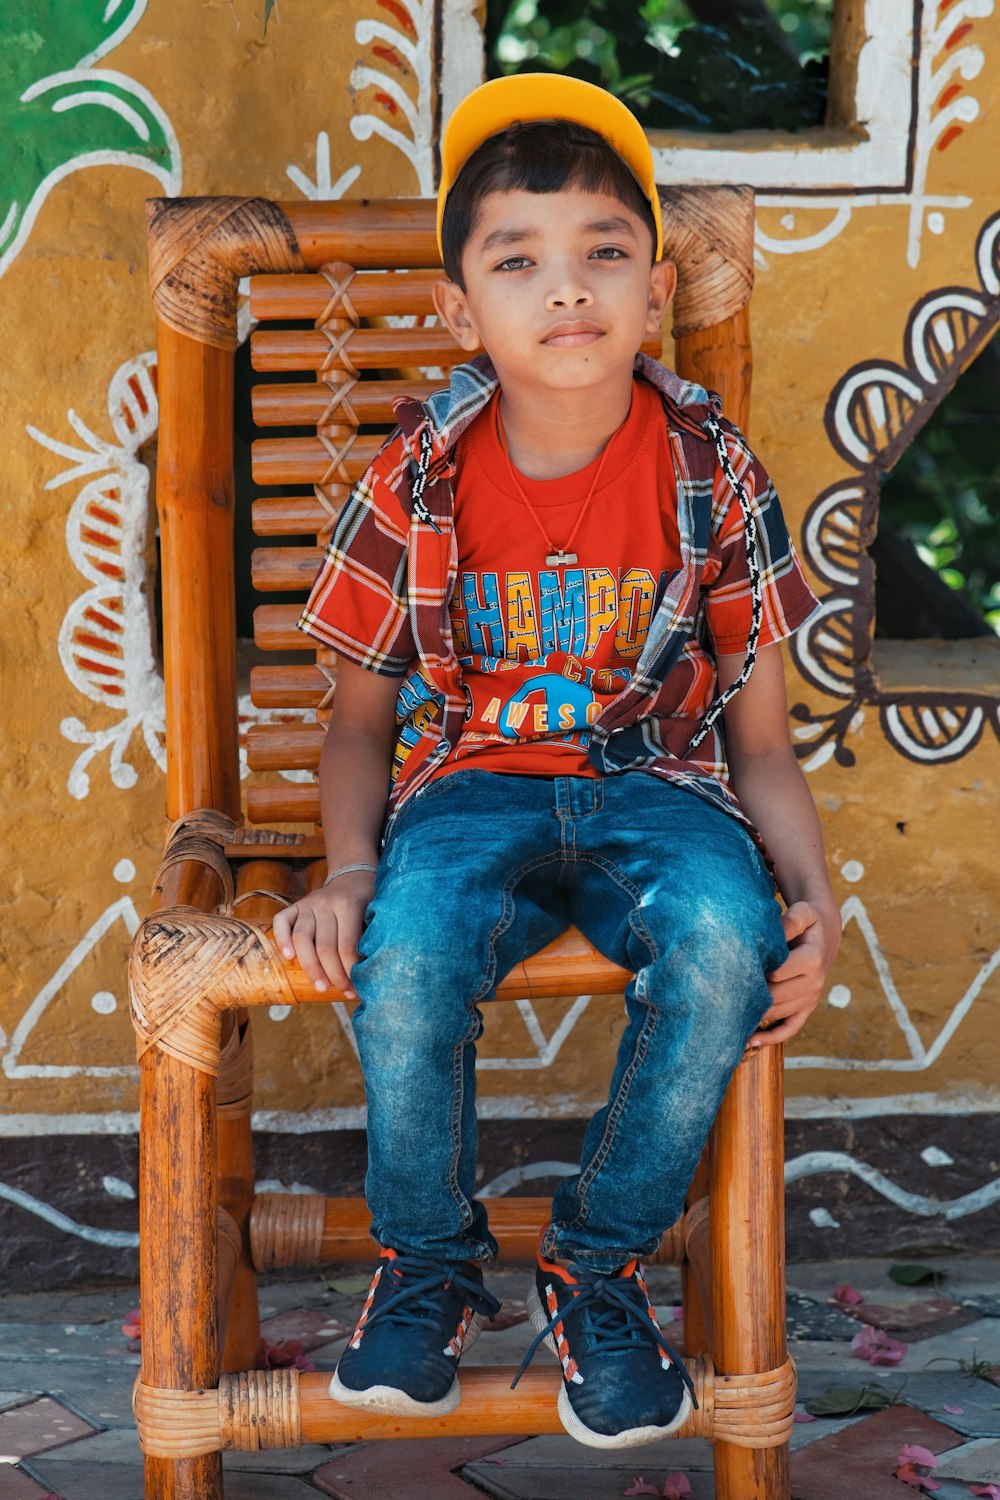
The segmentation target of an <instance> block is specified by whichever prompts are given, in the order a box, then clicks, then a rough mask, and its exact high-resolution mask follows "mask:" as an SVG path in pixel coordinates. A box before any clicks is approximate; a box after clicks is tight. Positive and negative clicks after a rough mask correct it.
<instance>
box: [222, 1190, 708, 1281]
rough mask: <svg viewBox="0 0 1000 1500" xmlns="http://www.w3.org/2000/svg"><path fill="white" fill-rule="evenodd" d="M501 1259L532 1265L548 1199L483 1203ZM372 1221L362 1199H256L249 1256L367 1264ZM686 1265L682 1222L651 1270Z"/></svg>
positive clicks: (293, 1262) (259, 1263)
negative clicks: (665, 1266) (655, 1267)
mask: <svg viewBox="0 0 1000 1500" xmlns="http://www.w3.org/2000/svg"><path fill="white" fill-rule="evenodd" d="M482 1201H483V1203H484V1204H485V1205H486V1207H487V1210H488V1213H489V1221H490V1229H491V1230H492V1232H493V1234H494V1235H495V1236H496V1238H497V1243H498V1244H499V1246H500V1259H501V1260H507V1261H523V1262H526V1263H528V1264H533V1262H534V1259H535V1249H536V1246H537V1244H538V1235H539V1232H540V1231H541V1229H542V1228H543V1226H544V1225H545V1224H546V1223H547V1222H548V1218H549V1213H550V1210H551V1206H552V1205H551V1203H550V1201H549V1199H548V1198H516V1197H510V1198H484V1199H483V1200H482ZM370 1219H371V1215H370V1214H369V1212H368V1209H367V1207H366V1205H365V1203H364V1200H363V1199H361V1198H324V1197H322V1195H321V1194H319V1193H258V1194H257V1197H256V1198H255V1199H254V1202H253V1208H252V1209H251V1211H250V1251H251V1255H252V1258H253V1263H254V1265H255V1267H256V1268H257V1270H258V1271H273V1270H275V1269H276V1268H277V1267H279V1266H324V1265H342V1264H344V1263H348V1264H349V1263H351V1262H354V1261H368V1260H371V1259H373V1258H374V1257H375V1256H377V1255H378V1250H379V1247H378V1245H377V1244H376V1243H375V1241H374V1240H373V1239H372V1238H371V1236H370V1234H369V1232H368V1226H369V1223H370ZM683 1259H684V1220H683V1218H682V1219H679V1220H678V1221H677V1223H676V1224H674V1225H673V1226H672V1227H671V1228H670V1229H668V1230H667V1232H666V1233H665V1234H664V1236H663V1239H662V1241H661V1242H660V1247H659V1249H658V1250H657V1252H656V1254H655V1255H653V1256H650V1257H648V1260H647V1264H650V1265H653V1264H655V1265H679V1264H680V1263H681V1261H683Z"/></svg>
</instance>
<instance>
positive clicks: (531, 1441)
mask: <svg viewBox="0 0 1000 1500" xmlns="http://www.w3.org/2000/svg"><path fill="white" fill-rule="evenodd" d="M927 1263H929V1264H930V1265H932V1266H935V1267H937V1268H939V1269H940V1270H942V1271H945V1272H946V1273H947V1274H946V1276H945V1277H944V1279H943V1280H942V1281H941V1282H940V1283H939V1284H938V1285H936V1286H934V1285H932V1286H926V1287H901V1286H898V1285H897V1284H896V1283H895V1282H894V1281H893V1280H891V1279H890V1277H889V1275H888V1270H889V1266H890V1264H891V1263H890V1262H889V1261H887V1260H866V1261H854V1262H851V1263H845V1262H836V1261H825V1262H810V1263H808V1264H806V1265H793V1266H791V1267H789V1271H788V1281H789V1300H788V1320H789V1333H790V1347H791V1351H792V1354H793V1355H794V1358H795V1360H796V1363H797V1366H798V1371H799V1407H798V1410H799V1413H800V1414H802V1412H803V1406H804V1403H805V1402H807V1401H809V1400H812V1399H814V1398H816V1397H819V1396H822V1395H823V1394H824V1393H825V1392H827V1391H828V1390H829V1389H830V1388H831V1387H846V1388H848V1389H851V1390H854V1391H856V1392H860V1391H861V1389H862V1388H863V1387H866V1388H868V1390H869V1391H875V1392H877V1393H881V1394H882V1395H883V1396H884V1397H887V1398H888V1399H889V1400H890V1401H891V1403H892V1404H890V1405H888V1406H883V1407H882V1409H880V1410H870V1411H863V1412H861V1413H859V1414H858V1415H855V1416H850V1417H845V1416H837V1417H821V1418H817V1419H816V1420H814V1421H812V1422H802V1421H799V1422H796V1424H795V1426H794V1428H793V1433H792V1495H793V1500H834V1497H837V1500H840V1497H842V1496H845V1495H848V1496H851V1497H852V1500H905V1497H906V1496H907V1495H911V1496H912V1495H915V1494H919V1493H931V1492H929V1491H921V1490H919V1489H917V1488H914V1486H913V1484H912V1483H911V1484H905V1483H903V1482H902V1481H900V1480H899V1479H897V1478H896V1477H895V1471H896V1469H897V1467H898V1466H899V1449H900V1448H901V1447H902V1446H903V1445H904V1444H907V1443H910V1444H913V1443H916V1444H919V1445H920V1446H921V1447H924V1448H927V1449H929V1450H930V1451H931V1452H932V1453H933V1454H935V1455H937V1456H938V1459H939V1463H938V1467H937V1469H936V1470H934V1471H933V1478H934V1481H935V1483H936V1484H937V1485H938V1488H937V1489H936V1490H934V1491H933V1494H934V1496H935V1497H936V1500H966V1497H970V1496H971V1495H972V1493H973V1486H975V1485H983V1486H985V1485H988V1484H997V1485H998V1486H1000V1386H998V1385H997V1384H994V1383H993V1382H992V1381H990V1380H988V1379H985V1378H983V1376H984V1373H985V1371H986V1370H987V1369H988V1368H991V1367H996V1368H998V1369H1000V1292H998V1287H1000V1277H998V1274H997V1272H998V1270H1000V1262H998V1261H997V1260H994V1259H991V1258H989V1257H985V1256H979V1257H961V1256H958V1255H954V1254H951V1255H949V1256H947V1257H945V1258H942V1259H941V1260H940V1261H936V1260H934V1259H933V1258H932V1257H928V1258H927ZM527 1275H528V1273H527V1272H525V1271H521V1270H515V1269H497V1270H495V1271H494V1272H493V1273H492V1275H491V1276H490V1278H489V1280H490V1284H491V1286H493V1287H494V1289H495V1290H496V1291H497V1293H498V1295H500V1296H502V1297H504V1299H505V1316H504V1317H503V1318H502V1319H501V1320H500V1323H501V1325H502V1326H500V1327H499V1328H498V1329H496V1330H489V1331H487V1332H486V1333H485V1334H484V1335H483V1337H482V1338H481V1339H480V1340H479V1342H478V1344H477V1345H476V1346H475V1348H474V1349H473V1350H472V1351H471V1354H470V1356H469V1363H470V1364H472V1363H485V1364H517V1363H518V1362H519V1361H520V1358H521V1355H522V1353H523V1351H524V1348H525V1347H526V1345H527V1342H528V1336H529V1329H528V1328H527V1327H525V1324H524V1310H523V1298H524V1294H525V1286H526V1281H527ZM649 1281H650V1286H651V1290H652V1292H653V1296H654V1299H655V1300H656V1302H657V1304H658V1306H659V1308H660V1311H661V1316H664V1317H669V1310H670V1304H672V1303H674V1302H676V1301H677V1300H678V1279H677V1273H676V1271H674V1270H673V1269H670V1268H665V1269H661V1268H653V1269H652V1270H651V1271H650V1273H649ZM356 1282H357V1277H356V1276H355V1277H353V1278H352V1277H346V1278H344V1279H343V1280H341V1281H336V1282H335V1283H334V1285H333V1287H332V1288H331V1286H330V1285H329V1284H327V1283H324V1281H323V1280H322V1279H321V1278H320V1277H319V1276H313V1277H311V1278H310V1279H303V1280H291V1279H289V1278H288V1277H287V1276H286V1277H282V1278H280V1279H275V1280H273V1281H266V1282H265V1283H264V1285H263V1286H262V1291H261V1304H262V1317H263V1320H264V1321H263V1329H264V1334H265V1337H266V1338H267V1340H268V1342H269V1343H270V1344H272V1345H284V1346H285V1347H286V1350H287V1349H289V1348H291V1349H293V1350H294V1347H295V1346H296V1345H297V1346H301V1348H302V1350H304V1351H306V1355H307V1357H308V1358H309V1359H310V1360H311V1361H313V1363H314V1364H315V1366H316V1367H317V1368H318V1369H320V1370H327V1369H329V1370H332V1369H333V1367H334V1366H335V1364H336V1361H337V1358H338V1355H339V1353H340V1349H341V1348H342V1346H343V1342H344V1338H345V1336H346V1330H347V1329H348V1328H350V1327H352V1326H353V1321H354V1317H355V1314H356V1309H357V1303H358V1292H357V1290H356V1286H355V1283H356ZM845 1283H846V1284H848V1285H850V1286H853V1287H855V1288H857V1290H858V1291H859V1292H860V1293H861V1295H862V1296H863V1299H864V1300H863V1301H862V1302H861V1303H857V1304H854V1305H853V1306H852V1305H851V1304H845V1303H843V1302H835V1301H834V1300H833V1297H832V1293H833V1289H834V1288H835V1287H837V1286H842V1285H844V1284H845ZM137 1300H138V1299H137V1294H136V1291H135V1288H132V1287H126V1288H116V1289H113V1290H105V1291H99V1292H93V1291H91V1292H81V1293H71V1292H61V1293H51V1294H46V1293H44V1292H37V1293H24V1294H18V1295H9V1296H6V1297H0V1386H2V1387H3V1388H2V1389H0V1500H43V1497H45V1496H49V1497H55V1500H141V1497H142V1461H141V1456H140V1453H139V1447H138V1442H137V1439H136V1435H135V1429H134V1427H133V1425H132V1419H131V1410H130V1401H129V1397H130V1392H131V1386H132V1382H133V1380H134V1379H135V1376H136V1373H137V1368H138V1362H139V1355H138V1346H137V1344H136V1343H135V1342H131V1341H129V1339H127V1338H126V1336H125V1335H124V1334H123V1332H122V1327H121V1325H122V1322H123V1321H124V1318H125V1314H126V1313H127V1312H128V1311H129V1310H130V1309H131V1308H133V1307H134V1306H135V1305H136V1302H137ZM872 1326H875V1327H878V1328H881V1329H883V1330H886V1331H888V1332H889V1333H890V1334H891V1336H892V1337H895V1338H897V1339H899V1340H900V1341H902V1342H904V1343H905V1344H906V1345H907V1350H906V1354H905V1356H904V1357H903V1358H902V1359H901V1360H900V1361H899V1363H898V1364H896V1365H894V1366H891V1367H885V1368H878V1367H876V1368H872V1367H870V1366H869V1365H868V1364H866V1363H865V1362H863V1361H862V1360H860V1359H858V1358H857V1357H856V1356H855V1355H854V1354H853V1353H852V1350H851V1339H852V1338H853V1337H854V1335H855V1334H856V1333H858V1332H859V1331H862V1330H863V1329H865V1328H869V1327H872ZM672 1332H673V1333H674V1334H676V1332H677V1325H675V1326H674V1329H673V1330H672ZM538 1358H539V1360H546V1359H548V1358H549V1357H548V1356H547V1355H546V1354H545V1353H544V1351H542V1352H540V1354H539V1356H538ZM552 1372H553V1374H552V1378H553V1381H555V1380H556V1378H557V1371H556V1366H555V1364H554V1362H553V1363H552ZM998 1378H1000V1375H998ZM876 1399H877V1398H876ZM223 1466H224V1471H225V1475H226V1481H225V1488H226V1500H309V1497H310V1496H311V1497H313V1500H319V1497H321V1496H326V1497H327V1500H350V1497H353V1496H358V1497H362V1496H363V1497H364V1500H462V1497H463V1496H467V1497H468V1500H476V1497H480V1496H482V1495H486V1496H490V1497H492V1500H619V1497H624V1496H625V1495H626V1494H628V1493H629V1492H630V1491H632V1492H633V1493H640V1494H651V1493H659V1494H661V1495H662V1493H663V1489H664V1484H665V1481H666V1479H667V1476H668V1475H677V1474H684V1475H686V1476H687V1479H688V1482H689V1485H690V1496H691V1500H713V1496H714V1487H713V1481H712V1467H711V1449H710V1446H709V1445H708V1444H707V1443H704V1442H700V1441H698V1440H695V1439H686V1440H680V1441H675V1442H663V1443H654V1444H650V1445H649V1446H647V1447H644V1448H637V1449H632V1450H630V1451H629V1452H627V1453H624V1454H623V1453H620V1452H618V1453H603V1452H599V1451H595V1450H592V1449H586V1448H581V1447H579V1446H578V1445H577V1444H575V1443H574V1442H573V1441H572V1440H571V1439H570V1438H568V1437H552V1436H547V1437H539V1438H528V1439H517V1438H514V1439H512V1438H509V1437H508V1438H490V1437H482V1438H465V1439H454V1440H453V1439H428V1440H426V1441H423V1442H420V1441H407V1442H397V1443H384V1442H383V1443H376V1442H372V1443H364V1444H362V1443H357V1444H345V1445H341V1446H339V1447H337V1446H322V1445H313V1446H311V1447H306V1448H300V1449H296V1450H290V1451H287V1452H271V1453H259V1454H250V1453H246V1454H244V1453H227V1454H226V1455H225V1457H224V1465H223ZM640 1480H641V1481H642V1482H643V1485H644V1488H642V1489H639V1488H638V1482H639V1481H640ZM998 1493H1000V1490H998Z"/></svg>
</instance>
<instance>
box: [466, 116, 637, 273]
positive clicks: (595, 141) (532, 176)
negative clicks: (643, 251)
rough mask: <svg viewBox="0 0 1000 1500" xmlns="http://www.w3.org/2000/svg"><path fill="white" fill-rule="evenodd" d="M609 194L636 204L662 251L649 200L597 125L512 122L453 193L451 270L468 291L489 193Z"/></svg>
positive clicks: (478, 154) (472, 161)
mask: <svg viewBox="0 0 1000 1500" xmlns="http://www.w3.org/2000/svg"><path fill="white" fill-rule="evenodd" d="M566 187H576V188H582V189H583V191H584V192H589V193H607V194H609V195H610V196H611V197H613V198H617V199H618V200H619V202H620V203H623V204H624V205H625V207H626V208H630V209H631V210H632V212H633V213H635V214H638V216H639V218H640V219H641V220H642V222H643V223H644V224H645V226H646V228H647V229H648V230H649V233H650V236H651V237H652V242H653V256H654V257H655V254H656V241H657V234H656V225H655V223H654V221H653V214H652V210H651V209H650V206H649V199H648V198H647V197H646V194H645V193H644V192H643V190H642V188H641V187H640V186H639V184H638V182H637V181H636V179H635V177H634V176H633V175H632V173H631V171H630V170H629V168H628V167H627V166H626V165H625V163H624V162H623V161H622V159H621V157H620V156H619V155H618V153H617V151H615V150H614V148H613V147H612V146H610V145H609V144H608V142H607V141H606V140H605V139H604V137H603V136H602V135H598V134H597V132H596V131H594V130H588V129H587V127H586V126H585V125H577V124H575V123H574V122H573V121H571V120H538V121H532V122H531V123H530V124H525V125H509V126H508V127H507V129H506V130H502V131H501V132H500V133H499V134H498V135H493V136H490V138H489V140H487V141H484V142H483V144H482V145H481V146H480V147H478V149H477V150H475V151H474V152H473V153H472V155H471V156H470V157H469V159H468V161H467V162H466V163H465V165H464V166H463V167H462V170H461V171H460V172H459V174H458V177H457V178H456V179H455V183H454V186H453V187H452V188H451V190H450V192H449V193H448V198H447V201H446V203H445V206H444V217H443V219H442V222H441V251H442V256H443V259H444V269H445V274H446V275H447V276H448V277H449V278H450V280H452V281H454V282H455V283H456V284H457V285H458V286H460V287H461V288H462V290H463V292H464V291H465V281H464V279H463V276H462V255H463V253H464V251H465V247H466V245H467V244H468V241H469V237H470V235H471V234H472V232H473V230H474V229H475V227H476V224H477V222H478V220H479V205H480V204H481V202H482V200H483V199H484V198H485V197H486V196H487V194H488V193H511V192H517V191H519V190H520V191H522V192H526V193H558V192H561V191H562V189H563V188H566Z"/></svg>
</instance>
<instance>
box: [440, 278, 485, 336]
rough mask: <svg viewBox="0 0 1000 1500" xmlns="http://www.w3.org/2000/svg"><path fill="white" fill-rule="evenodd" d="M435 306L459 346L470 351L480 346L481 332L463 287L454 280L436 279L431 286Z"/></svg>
mask: <svg viewBox="0 0 1000 1500" xmlns="http://www.w3.org/2000/svg"><path fill="white" fill-rule="evenodd" d="M431 296H432V297H433V298H434V307H435V310H436V311H437V315H438V317H439V318H440V319H441V322H442V323H443V324H444V325H445V327H446V328H447V330H448V332H449V333H450V334H451V336H452V338H453V339H454V340H455V342H456V343H457V344H458V346H459V348H461V349H465V350H466V351H467V352H468V353H470V354H471V353H472V352H473V350H475V349H478V348H479V347H480V338H479V334H478V332H477V331H476V325H475V324H474V323H473V321H472V314H471V313H470V311H469V303H468V299H467V298H466V295H465V293H464V292H463V291H462V288H461V287H460V286H459V285H458V284H457V282H454V281H435V283H434V285H433V287H432V288H431Z"/></svg>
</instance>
